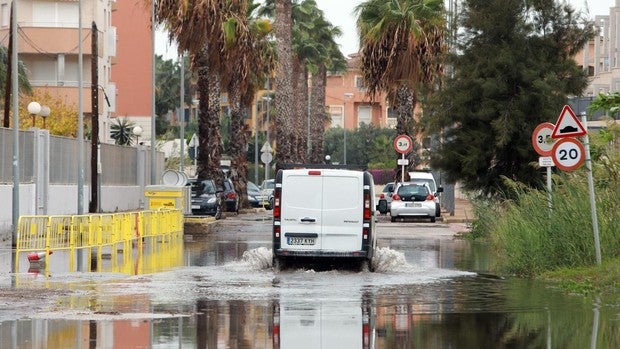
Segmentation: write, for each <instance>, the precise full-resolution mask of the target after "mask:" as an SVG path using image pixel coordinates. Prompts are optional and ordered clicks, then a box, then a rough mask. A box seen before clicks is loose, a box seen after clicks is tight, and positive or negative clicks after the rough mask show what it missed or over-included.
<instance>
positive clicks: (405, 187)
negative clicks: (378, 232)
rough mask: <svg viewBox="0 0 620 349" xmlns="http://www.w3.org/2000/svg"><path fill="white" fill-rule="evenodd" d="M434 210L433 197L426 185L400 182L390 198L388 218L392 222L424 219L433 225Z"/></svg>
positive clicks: (434, 218)
mask: <svg viewBox="0 0 620 349" xmlns="http://www.w3.org/2000/svg"><path fill="white" fill-rule="evenodd" d="M435 208H436V203H435V196H434V195H433V193H432V191H431V189H430V188H429V186H428V185H427V184H424V183H416V182H402V183H398V185H397V186H396V191H395V192H394V195H393V196H392V204H391V205H390V216H391V220H392V222H395V221H396V220H397V219H399V218H403V217H425V218H430V220H431V223H434V222H435V220H436V216H435Z"/></svg>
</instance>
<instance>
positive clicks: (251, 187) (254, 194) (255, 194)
mask: <svg viewBox="0 0 620 349" xmlns="http://www.w3.org/2000/svg"><path fill="white" fill-rule="evenodd" d="M247 192H248V203H249V204H250V206H252V207H261V206H263V202H262V200H261V198H262V197H261V191H260V188H259V187H258V185H256V184H254V182H250V181H248V186H247Z"/></svg>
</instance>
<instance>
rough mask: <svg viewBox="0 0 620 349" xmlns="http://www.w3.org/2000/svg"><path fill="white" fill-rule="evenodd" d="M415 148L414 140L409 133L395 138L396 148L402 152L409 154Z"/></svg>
mask: <svg viewBox="0 0 620 349" xmlns="http://www.w3.org/2000/svg"><path fill="white" fill-rule="evenodd" d="M412 148H413V141H412V140H411V137H409V136H407V135H398V136H396V138H394V149H395V150H396V151H397V152H398V153H400V154H407V153H408V152H410V151H411V149H412Z"/></svg>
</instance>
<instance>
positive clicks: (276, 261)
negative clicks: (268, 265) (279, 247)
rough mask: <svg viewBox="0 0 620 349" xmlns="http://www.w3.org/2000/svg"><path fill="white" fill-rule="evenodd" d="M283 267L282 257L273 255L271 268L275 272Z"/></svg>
mask: <svg viewBox="0 0 620 349" xmlns="http://www.w3.org/2000/svg"><path fill="white" fill-rule="evenodd" d="M285 267H286V265H285V263H284V258H278V257H273V270H274V271H275V272H276V273H279V272H281V271H282V270H284V268H285Z"/></svg>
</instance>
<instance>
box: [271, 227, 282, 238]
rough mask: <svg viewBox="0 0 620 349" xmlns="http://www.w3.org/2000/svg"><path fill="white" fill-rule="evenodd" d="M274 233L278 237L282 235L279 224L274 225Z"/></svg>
mask: <svg viewBox="0 0 620 349" xmlns="http://www.w3.org/2000/svg"><path fill="white" fill-rule="evenodd" d="M273 235H274V236H275V237H276V238H279V237H280V226H279V225H276V226H274V227H273Z"/></svg>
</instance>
